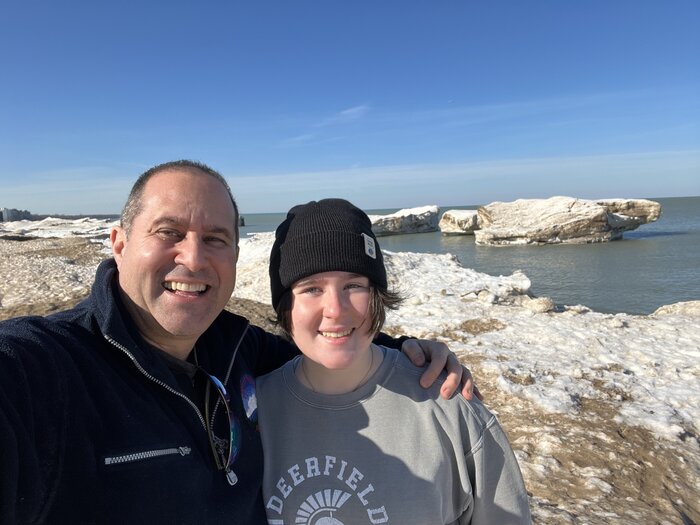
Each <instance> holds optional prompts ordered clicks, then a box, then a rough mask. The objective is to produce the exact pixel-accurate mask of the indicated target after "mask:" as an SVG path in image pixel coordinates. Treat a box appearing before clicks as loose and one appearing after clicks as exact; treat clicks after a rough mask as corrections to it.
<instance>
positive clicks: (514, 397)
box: [0, 237, 700, 525]
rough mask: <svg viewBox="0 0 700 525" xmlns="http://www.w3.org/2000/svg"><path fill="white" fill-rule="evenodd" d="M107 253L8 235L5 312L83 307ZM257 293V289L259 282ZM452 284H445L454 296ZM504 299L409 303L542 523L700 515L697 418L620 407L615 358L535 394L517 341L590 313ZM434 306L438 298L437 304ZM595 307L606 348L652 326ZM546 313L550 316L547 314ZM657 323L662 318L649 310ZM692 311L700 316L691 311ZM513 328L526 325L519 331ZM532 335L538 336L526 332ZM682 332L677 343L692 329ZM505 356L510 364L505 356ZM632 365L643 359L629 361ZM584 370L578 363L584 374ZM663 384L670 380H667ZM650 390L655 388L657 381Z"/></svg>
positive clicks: (253, 308)
mask: <svg viewBox="0 0 700 525" xmlns="http://www.w3.org/2000/svg"><path fill="white" fill-rule="evenodd" d="M105 256H106V253H105V251H104V246H103V245H102V244H99V243H94V242H91V241H90V240H87V239H82V238H73V237H68V238H62V239H58V238H57V239H51V238H44V239H33V240H26V241H22V242H20V241H14V240H12V241H11V240H6V239H0V319H6V318H9V317H13V316H19V315H30V314H31V315H45V314H48V313H51V312H55V311H57V310H61V309H64V308H69V307H71V306H73V305H74V304H76V303H77V302H78V301H80V300H81V299H82V298H84V297H85V296H86V295H87V294H88V292H89V288H90V285H91V283H92V279H93V276H94V270H95V268H96V266H97V264H98V263H99V261H101V260H102V259H103V258H104V257H105ZM243 259H244V260H243V261H242V266H241V275H242V277H241V279H242V281H243V282H242V284H241V289H242V293H243V295H246V293H245V291H246V290H249V289H250V288H251V286H252V287H253V288H254V287H255V286H253V285H255V284H256V283H257V282H258V281H260V286H262V287H263V288H264V287H265V285H266V283H264V282H262V281H263V280H264V278H263V277H260V275H259V274H256V273H255V272H258V271H262V270H260V269H259V268H258V267H259V266H260V264H253V263H251V265H250V266H247V265H246V263H245V258H243ZM397 260H398V258H397ZM440 264H444V263H442V262H441V263H440ZM251 268H256V269H255V270H251ZM263 270H264V268H263ZM263 275H264V272H263ZM250 293H251V295H254V296H255V293H256V292H255V291H251V292H250ZM449 293H450V292H449V291H446V292H445V295H448V294H449ZM477 295H478V294H477ZM258 296H259V297H262V296H263V295H258ZM433 299H434V298H433ZM443 299H445V300H447V299H449V297H446V298H443ZM463 300H464V299H463ZM469 301H472V299H471V298H470V299H469ZM489 301H491V302H493V303H494V304H489ZM432 302H433V303H435V301H432ZM497 302H498V301H495V300H494V299H493V297H489V296H488V294H482V297H481V300H479V299H474V300H473V302H471V303H469V304H470V313H469V315H464V318H463V319H457V320H453V321H452V322H450V323H446V324H445V323H442V322H440V319H439V318H438V317H435V315H436V314H434V313H432V311H431V310H430V304H431V300H430V298H426V297H421V296H420V294H418V296H417V298H414V300H413V303H412V305H409V306H412V307H413V308H414V309H418V308H420V309H422V310H423V311H425V317H427V318H428V319H427V321H428V322H427V324H426V326H430V325H432V326H433V327H434V329H433V331H432V332H427V331H426V330H425V329H424V328H422V327H420V326H419V325H418V324H416V325H415V326H416V329H418V330H419V333H420V335H426V336H432V337H436V338H439V339H442V340H444V341H446V342H447V343H448V344H449V345H450V346H451V347H452V348H454V349H455V350H456V351H457V352H458V354H459V355H460V357H461V359H462V361H463V362H464V363H466V364H467V365H468V366H469V367H470V369H471V370H472V371H473V372H474V375H475V377H476V378H477V381H478V383H479V386H480V388H481V390H482V391H483V392H484V393H485V396H486V403H487V404H488V405H489V406H490V407H491V408H492V409H493V410H494V411H495V412H496V413H497V414H498V415H499V418H500V419H501V422H502V424H503V426H504V428H505V429H506V431H507V433H508V434H509V436H510V439H511V442H512V443H513V447H514V449H515V451H516V455H517V456H518V458H519V461H520V464H521V468H522V470H523V474H524V477H525V480H526V485H527V488H528V491H529V493H530V496H531V508H532V512H533V518H534V520H535V523H543V524H544V523H547V524H550V523H552V524H559V523H561V524H569V523H570V524H607V523H619V524H626V523H637V524H647V523H648V524H667V523H668V524H680V525H687V524H693V523H700V504H699V503H698V502H699V501H700V447H699V445H698V436H697V432H696V430H695V427H694V426H693V425H692V424H688V423H687V422H686V423H682V424H684V425H686V427H687V428H685V429H683V428H681V431H680V433H678V431H677V430H674V432H675V434H673V435H671V436H670V437H664V436H663V435H662V434H663V430H655V427H654V426H653V425H651V426H649V425H646V426H645V425H644V424H630V421H628V420H625V418H624V417H622V416H621V414H623V411H624V409H625V407H628V406H630V405H629V403H628V402H633V401H634V399H632V398H633V397H634V396H636V395H637V394H636V393H635V391H634V390H633V389H630V388H627V386H626V384H625V383H624V382H615V381H611V380H610V379H609V374H612V373H617V372H619V375H620V377H624V376H625V374H626V373H632V372H630V370H628V369H626V368H624V367H621V366H620V365H619V364H616V363H611V364H610V365H609V367H608V369H607V370H606V371H605V373H607V374H608V376H606V375H605V374H603V375H601V376H600V378H599V379H598V380H596V378H595V377H588V375H594V372H595V371H596V369H595V367H593V368H591V369H585V370H584V372H582V373H580V375H581V376H582V379H585V380H586V385H588V386H591V385H592V388H593V389H594V390H595V392H592V393H591V394H590V395H587V394H586V395H581V394H579V393H575V395H572V396H571V400H572V401H571V402H572V403H573V404H574V405H575V406H574V407H569V408H567V409H558V407H557V406H556V403H558V400H557V395H558V394H557V392H558V390H557V389H556V388H555V386H552V387H551V388H552V390H551V398H552V399H551V401H552V403H553V406H552V407H548V406H547V405H546V403H545V402H546V400H547V399H546V398H547V394H546V390H545V394H544V395H542V396H541V398H542V399H540V398H535V397H532V396H531V395H530V393H531V392H532V387H534V386H537V385H538V384H540V383H545V388H546V377H547V376H546V374H545V375H536V374H534V372H532V371H528V370H529V369H528V368H527V366H525V365H522V366H515V365H513V364H512V363H511V360H512V357H511V356H509V355H508V353H507V347H508V346H515V345H516V344H519V345H530V346H531V347H532V349H533V352H534V351H535V350H536V347H537V343H538V341H536V339H540V338H542V337H551V338H553V339H554V338H555V337H557V330H559V331H560V332H561V334H560V335H561V338H565V337H571V334H564V332H563V331H561V330H562V329H561V328H556V327H553V328H552V329H551V330H552V332H553V333H552V334H550V333H548V332H547V330H548V329H545V328H533V333H532V335H530V336H528V334H527V326H533V327H537V326H539V325H538V323H540V324H541V325H542V326H548V325H547V324H546V323H548V322H549V323H564V322H568V321H567V319H566V318H565V317H560V318H559V319H556V315H563V316H567V315H570V317H571V318H572V319H573V320H572V321H571V322H572V323H579V325H580V323H582V322H584V321H579V320H576V319H577V316H584V317H585V315H587V314H586V313H585V312H584V313H580V314H576V313H563V314H554V313H552V312H546V311H542V312H537V311H527V312H526V313H527V316H530V317H527V316H526V314H525V313H524V311H525V309H524V308H523V307H522V306H517V305H505V304H495V303H497ZM228 308H229V309H231V310H232V311H235V312H236V313H238V314H241V315H245V316H246V317H248V318H249V319H251V321H252V322H253V323H255V324H258V325H261V326H265V327H272V325H271V323H270V321H269V319H270V317H271V315H272V311H271V307H270V306H269V305H267V304H264V303H260V302H257V301H253V300H251V299H250V298H246V297H239V298H235V299H232V300H231V301H230V302H229V305H228ZM435 308H438V309H439V305H438V306H436V307H435ZM542 309H543V310H546V307H545V308H542ZM534 310H536V308H535V309H534ZM588 315H589V317H588V320H586V321H585V322H586V323H591V324H589V325H586V333H587V332H589V331H591V330H593V327H594V326H598V325H602V328H600V330H601V333H602V334H604V335H603V336H601V335H600V334H598V335H597V336H596V337H598V339H602V343H601V344H602V346H603V347H604V346H605V345H606V341H605V339H606V338H608V337H609V338H610V340H612V341H613V347H614V345H615V343H614V341H615V339H614V338H615V337H618V336H616V335H615V333H616V330H623V329H625V330H629V331H630V334H631V335H630V337H642V335H636V336H635V334H648V333H647V332H642V331H641V330H642V328H637V327H636V324H641V325H643V324H644V323H645V322H646V318H644V317H639V318H632V317H629V318H628V317H625V316H599V318H597V317H595V315H597V314H593V313H590V314H588ZM547 316H549V317H550V318H551V319H552V320H551V321H547ZM591 316H593V317H591ZM650 322H655V321H653V319H650ZM686 322H687V323H692V322H693V321H692V318H688V320H687V321H686ZM625 324H626V325H627V327H625V326H624V325H625ZM579 325H577V324H572V325H571V326H573V327H574V328H571V329H568V328H567V330H570V331H571V332H572V333H573V336H574V337H579V338H580V337H582V336H581V334H582V333H583V330H581V331H580V332H579V333H577V332H576V328H575V327H576V326H579ZM618 325H619V326H618ZM403 326H407V325H405V324H403ZM409 326H410V325H409ZM557 326H559V325H557ZM561 326H565V325H561ZM581 326H583V325H581ZM655 326H656V325H655ZM658 326H659V327H660V329H663V330H666V329H667V327H668V326H669V324H668V323H667V322H666V321H664V322H663V323H660V324H658ZM514 327H517V330H516V332H517V333H515V332H513V333H509V330H513V329H514ZM388 330H389V331H394V332H403V331H405V330H404V329H403V328H402V324H401V323H400V322H398V323H394V324H393V325H392V324H391V323H390V325H389V328H388ZM635 330H636V331H635ZM652 333H653V330H652ZM499 337H500V339H498V338H499ZM528 337H531V338H532V341H530V342H528V341H525V342H523V341H522V340H521V339H522V338H525V339H527V338H528ZM643 337H648V338H650V340H649V348H654V347H655V345H656V344H657V343H659V342H662V343H663V341H665V339H664V337H666V336H664V335H663V334H661V335H659V338H660V339H659V340H658V341H656V340H655V339H654V337H655V336H653V335H652V336H649V335H643ZM674 337H675V336H674ZM679 337H682V336H679ZM680 341H681V343H678V344H679V345H680V344H682V341H683V340H682V339H681V340H680ZM591 344H593V345H595V344H596V343H590V341H586V342H585V343H582V346H581V347H580V348H581V349H584V348H588V347H589V346H590V345H591ZM688 344H690V345H695V344H696V339H693V338H691V339H688ZM527 347H528V346H525V347H524V348H527ZM499 349H500V350H499ZM497 350H498V351H497ZM499 351H500V353H499ZM520 351H522V348H520ZM503 363H507V366H502V365H503ZM616 367H619V368H620V370H617V369H616ZM534 369H535V368H532V369H531V370H534ZM630 369H631V370H632V371H633V370H634V368H633V367H632V366H631V364H630ZM680 373H681V372H679V374H680ZM578 374H579V373H578V372H576V371H573V372H571V373H570V375H572V376H574V377H575V376H577V375H578ZM553 375H554V376H556V374H553ZM679 377H680V376H679ZM579 379H581V378H579ZM596 381H598V382H596ZM533 383H534V385H533ZM579 383H580V381H579ZM577 384H578V383H577ZM652 384H653V383H652ZM658 388H659V389H661V388H665V386H664V384H662V383H659V387H658ZM519 389H520V390H519ZM661 394H662V392H661V390H659V395H661ZM650 395H651V396H654V392H653V391H652V392H650ZM690 395H693V394H692V393H691V394H690ZM543 400H544V401H545V402H543ZM642 402H643V401H642ZM651 417H653V416H652V415H650V418H651ZM679 424H681V423H679Z"/></svg>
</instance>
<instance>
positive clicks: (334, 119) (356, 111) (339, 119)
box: [315, 104, 370, 128]
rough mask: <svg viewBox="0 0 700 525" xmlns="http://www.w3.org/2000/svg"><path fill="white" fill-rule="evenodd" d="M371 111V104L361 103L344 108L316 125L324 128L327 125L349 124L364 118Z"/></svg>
mask: <svg viewBox="0 0 700 525" xmlns="http://www.w3.org/2000/svg"><path fill="white" fill-rule="evenodd" d="M369 111H370V106H368V105H367V104H361V105H359V106H353V107H351V108H347V109H343V110H342V111H339V112H338V113H336V114H335V115H332V116H330V117H328V118H326V119H324V120H322V121H321V122H319V123H317V124H316V125H315V126H316V127H319V128H322V127H326V126H333V125H341V124H347V123H350V122H356V121H358V120H360V119H362V118H364V117H365V116H366V115H367V114H368V113H369Z"/></svg>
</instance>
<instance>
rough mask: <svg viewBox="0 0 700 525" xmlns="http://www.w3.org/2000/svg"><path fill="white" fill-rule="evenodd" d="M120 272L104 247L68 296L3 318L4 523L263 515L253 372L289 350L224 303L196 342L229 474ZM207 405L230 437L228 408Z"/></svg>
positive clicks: (0, 464)
mask: <svg viewBox="0 0 700 525" xmlns="http://www.w3.org/2000/svg"><path fill="white" fill-rule="evenodd" d="M116 275H117V270H116V265H115V264H114V261H113V260H111V259H110V260H107V261H105V262H103V263H102V264H101V265H100V267H99V268H98V270H97V275H96V279H95V284H94V285H93V289H92V292H91V295H90V297H89V298H88V299H86V300H85V301H84V302H82V303H81V304H79V305H78V306H76V307H75V308H73V309H71V310H67V311H65V312H61V313H58V314H55V315H51V316H48V317H25V318H17V319H11V320H8V321H4V322H1V323H0V523H2V524H13V523H22V524H24V523H119V524H124V523H233V524H239V523H240V524H257V523H261V524H262V523H267V521H266V519H265V512H264V508H263V502H262V497H261V490H260V487H261V478H262V461H263V457H262V448H261V445H260V437H259V435H258V431H257V428H256V412H255V410H256V407H257V401H256V399H255V391H254V385H255V382H254V378H255V377H256V376H258V375H261V374H264V373H267V372H270V371H271V370H273V369H275V368H277V367H279V366H280V365H281V364H283V363H284V362H286V361H287V360H288V359H290V358H291V357H292V356H293V355H295V354H296V353H297V350H296V349H295V348H294V347H293V346H292V345H291V344H289V343H288V342H286V341H285V340H283V339H281V338H278V337H276V336H273V335H271V334H269V333H266V332H265V331H263V330H262V329H261V328H258V327H256V326H251V325H249V323H248V321H247V320H246V319H245V318H243V317H240V316H237V315H233V314H231V313H229V312H222V313H221V314H220V315H219V316H218V317H217V319H216V320H215V321H214V323H212V325H211V326H210V327H209V329H208V330H207V331H206V332H205V333H204V334H203V335H202V336H201V337H200V339H199V340H198V342H197V345H196V347H197V357H198V364H199V365H200V366H201V367H203V368H204V369H205V370H207V371H208V372H209V373H210V374H213V375H215V376H217V377H218V378H219V379H221V380H222V381H224V383H225V385H226V388H227V389H228V391H229V394H230V397H231V409H232V411H233V413H234V415H235V418H236V420H237V421H238V425H237V427H238V428H237V432H236V436H237V437H236V439H235V441H236V446H237V452H236V453H237V459H236V462H235V463H234V465H233V471H234V472H235V473H236V476H237V477H238V482H237V483H235V484H234V485H230V484H229V482H228V481H227V478H226V476H225V474H224V473H223V472H222V471H219V470H217V469H216V466H215V463H214V459H213V455H212V451H211V448H210V444H209V439H208V437H207V432H206V427H205V424H204V415H203V410H202V408H201V406H198V405H200V403H198V402H197V401H196V399H194V400H193V399H191V398H193V397H194V398H196V396H193V395H192V392H189V393H187V392H185V390H186V389H183V381H182V378H181V377H177V374H176V373H175V372H174V371H173V370H172V369H171V368H169V367H168V365H167V363H166V360H164V359H163V358H162V357H161V356H160V355H158V354H159V353H158V352H157V351H156V350H154V349H153V348H152V347H150V346H149V345H148V344H147V343H146V342H145V341H144V340H143V339H142V338H141V336H140V335H139V333H138V331H137V330H136V328H135V326H134V324H133V322H132V321H131V319H130V317H129V316H128V315H127V314H126V311H125V310H124V307H123V305H122V304H121V301H120V299H119V293H118V288H117V286H118V285H117V279H116ZM402 340H403V338H402V339H399V340H393V341H392V342H393V345H392V346H395V345H397V344H400V343H401V342H402ZM383 342H386V341H383ZM214 419H215V423H216V425H218V426H216V434H217V435H218V436H221V437H227V436H228V421H227V418H226V417H225V413H224V411H223V410H219V416H218V417H215V418H214ZM280 431H281V432H283V431H284V429H280Z"/></svg>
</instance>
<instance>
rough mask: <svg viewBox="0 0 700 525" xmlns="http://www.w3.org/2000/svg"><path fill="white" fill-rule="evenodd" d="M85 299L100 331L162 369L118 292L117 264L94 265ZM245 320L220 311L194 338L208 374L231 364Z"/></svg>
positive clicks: (145, 362) (143, 361) (221, 371)
mask: <svg viewBox="0 0 700 525" xmlns="http://www.w3.org/2000/svg"><path fill="white" fill-rule="evenodd" d="M87 303H88V305H89V307H90V309H91V310H92V312H94V315H95V318H96V320H97V324H98V326H99V329H100V331H101V332H102V335H103V336H104V337H105V338H106V339H108V340H109V341H111V342H116V343H117V344H118V345H120V346H122V347H123V348H125V349H126V350H127V351H129V352H130V353H131V355H132V356H133V357H134V358H135V359H136V360H138V361H139V363H140V364H141V366H143V367H144V368H145V369H147V370H153V369H154V368H156V369H162V367H163V366H164V363H163V359H162V358H161V357H160V356H159V355H157V354H156V352H154V351H153V350H152V349H151V346H150V345H149V344H148V343H147V342H146V341H145V340H144V339H143V337H141V334H140V333H139V332H138V329H137V328H136V324H135V323H134V321H133V320H132V319H131V316H130V315H129V313H128V312H127V310H126V307H125V306H124V304H123V302H122V300H121V297H120V294H119V280H118V270H117V264H116V262H115V260H114V258H110V259H107V260H105V261H103V262H102V263H100V265H99V266H98V267H97V272H96V275H95V282H94V284H93V286H92V291H91V293H90V297H89V298H88V299H87ZM247 325H248V320H247V319H246V318H244V317H241V316H239V315H235V314H232V313H230V312H227V311H223V312H221V313H220V314H219V315H218V317H217V318H216V319H215V320H214V322H213V323H212V325H211V326H210V327H209V328H208V329H207V330H206V331H205V332H204V334H202V336H200V338H199V340H198V341H197V348H198V359H199V364H200V365H201V366H203V367H204V368H205V369H206V370H207V371H209V372H210V373H212V374H219V375H221V376H222V378H223V376H224V375H225V373H226V371H227V370H228V369H230V367H231V358H232V357H233V349H235V348H236V346H238V344H239V342H240V340H241V338H242V337H244V333H245V330H246V327H247Z"/></svg>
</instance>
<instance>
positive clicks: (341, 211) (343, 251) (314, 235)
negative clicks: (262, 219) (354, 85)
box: [270, 199, 387, 310]
mask: <svg viewBox="0 0 700 525" xmlns="http://www.w3.org/2000/svg"><path fill="white" fill-rule="evenodd" d="M321 272H351V273H356V274H358V275H364V276H365V277H368V278H369V280H370V281H371V282H372V284H374V286H376V287H377V288H378V289H380V290H382V291H386V289H387V281H386V269H385V268H384V259H383V257H382V252H381V250H380V249H379V243H378V242H377V238H376V237H375V235H374V233H373V232H372V223H371V222H370V220H369V217H367V214H366V213H365V212H363V211H362V210H361V209H359V208H357V207H355V206H353V205H352V204H351V203H349V202H348V201H346V200H343V199H323V200H320V201H311V202H309V203H307V204H299V205H298V206H294V207H293V208H292V209H291V210H289V213H287V218H286V219H285V220H284V222H283V223H282V224H280V225H279V226H278V227H277V231H276V232H275V243H274V244H273V245H272V251H271V252H270V290H271V292H272V306H273V307H274V308H275V310H277V306H278V305H279V302H280V299H281V298H282V295H284V292H286V291H287V290H289V289H290V288H291V286H292V285H293V284H294V283H295V282H297V281H298V280H299V279H303V278H304V277H308V276H310V275H313V274H315V273H321Z"/></svg>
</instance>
